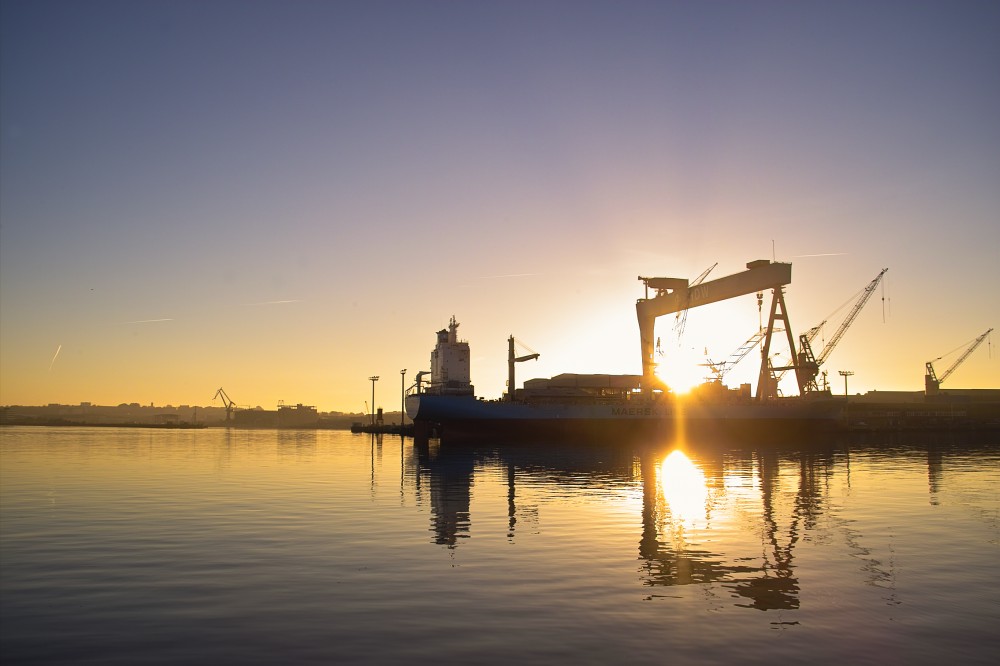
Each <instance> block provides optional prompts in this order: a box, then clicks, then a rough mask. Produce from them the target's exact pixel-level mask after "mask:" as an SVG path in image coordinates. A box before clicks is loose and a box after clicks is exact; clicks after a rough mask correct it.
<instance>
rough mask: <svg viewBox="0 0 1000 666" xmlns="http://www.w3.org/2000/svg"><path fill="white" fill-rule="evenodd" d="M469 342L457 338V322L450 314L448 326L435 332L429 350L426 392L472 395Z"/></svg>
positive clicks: (473, 390)
mask: <svg viewBox="0 0 1000 666" xmlns="http://www.w3.org/2000/svg"><path fill="white" fill-rule="evenodd" d="M469 359H470V352H469V343H468V342H466V341H464V340H461V341H460V340H459V339H458V322H457V321H455V317H454V316H452V318H451V321H450V322H449V323H448V328H446V329H441V330H440V331H438V333H437V344H436V345H435V346H434V351H432V352H431V383H430V386H428V387H427V389H426V392H427V393H432V394H437V395H473V394H474V393H475V388H474V387H473V386H472V383H471V377H472V373H471V370H470V361H469Z"/></svg>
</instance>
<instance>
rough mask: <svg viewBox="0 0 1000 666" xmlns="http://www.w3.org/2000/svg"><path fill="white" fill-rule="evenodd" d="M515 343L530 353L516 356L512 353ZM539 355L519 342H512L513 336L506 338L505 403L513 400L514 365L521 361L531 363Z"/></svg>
mask: <svg viewBox="0 0 1000 666" xmlns="http://www.w3.org/2000/svg"><path fill="white" fill-rule="evenodd" d="M515 342H517V343H518V344H520V345H521V346H522V347H524V348H525V349H527V350H528V351H530V352H531V353H530V354H526V355H524V356H516V355H515V352H514V343H515ZM539 356H541V354H538V353H537V352H535V351H534V350H532V349H531V348H530V347H528V346H527V345H525V344H524V343H523V342H520V341H519V340H517V341H516V340H514V336H513V335H512V336H510V337H509V338H507V401H508V402H510V401H512V400H514V365H515V364H516V363H521V362H523V361H533V360H535V359H537V358H538V357H539Z"/></svg>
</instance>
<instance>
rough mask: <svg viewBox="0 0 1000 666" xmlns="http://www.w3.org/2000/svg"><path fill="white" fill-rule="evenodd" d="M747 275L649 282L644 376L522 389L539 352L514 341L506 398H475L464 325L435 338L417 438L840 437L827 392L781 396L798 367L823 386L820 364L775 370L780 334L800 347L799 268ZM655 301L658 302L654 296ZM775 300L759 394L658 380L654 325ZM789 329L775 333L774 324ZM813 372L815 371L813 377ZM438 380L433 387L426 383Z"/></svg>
mask: <svg viewBox="0 0 1000 666" xmlns="http://www.w3.org/2000/svg"><path fill="white" fill-rule="evenodd" d="M747 269H748V270H747V271H745V272H743V273H739V274H736V275H732V276H728V277H726V278H721V279H719V280H715V281H713V282H711V283H706V284H702V285H697V286H695V288H694V289H692V288H691V285H689V284H688V282H687V281H686V280H681V279H675V278H642V277H640V278H639V279H640V280H643V281H644V282H645V284H646V287H647V298H644V299H639V300H638V302H637V305H636V310H637V314H638V316H639V328H640V337H641V344H642V351H643V374H642V375H604V374H597V375H594V374H588V375H580V374H562V375H558V376H556V377H552V378H548V379H531V380H528V381H526V382H525V383H524V388H522V389H515V383H514V366H515V364H516V363H517V362H520V361H524V360H528V359H531V358H536V357H537V354H532V355H529V356H523V357H516V356H515V354H514V339H513V337H511V338H510V339H509V343H510V345H509V352H508V374H509V377H508V391H507V393H506V394H505V395H504V396H503V397H502V398H501V399H498V400H486V399H483V398H477V397H476V395H475V388H474V386H473V385H472V383H471V376H470V351H469V344H468V342H466V341H462V340H459V338H458V326H459V324H458V322H457V321H456V320H455V318H454V317H452V318H451V321H450V323H449V326H448V328H446V329H442V330H440V331H438V333H437V344H436V346H435V347H434V350H433V351H432V353H431V370H430V371H429V372H421V373H418V375H417V381H416V383H415V385H414V386H413V387H411V388H412V390H411V392H410V393H409V394H408V395H407V396H406V398H405V405H406V413H407V416H409V418H410V419H412V420H413V422H414V426H415V431H416V435H417V437H440V438H441V439H442V440H466V439H469V440H481V439H490V438H496V439H505V438H506V439H510V438H517V439H518V440H521V439H524V438H538V439H545V440H549V441H551V440H552V439H553V438H562V439H565V438H568V439H572V440H584V439H597V440H602V441H611V440H614V439H618V438H634V437H636V436H649V435H652V436H672V435H674V436H676V435H684V434H689V433H690V434H693V433H699V434H720V435H724V436H727V437H737V438H745V437H754V438H766V439H775V440H777V439H784V438H788V437H792V438H797V439H800V440H801V439H802V438H806V437H809V436H812V435H814V434H817V433H823V432H830V431H834V430H837V429H838V428H839V426H840V424H841V418H842V410H843V404H844V403H843V401H842V400H837V399H835V398H833V397H832V396H831V395H830V392H829V391H828V390H811V391H808V390H806V391H803V392H802V393H801V395H798V396H794V397H781V396H780V394H778V392H777V377H778V375H777V373H776V371H781V370H788V369H795V371H796V375H797V378H798V382H799V385H800V387H806V386H808V385H810V384H813V385H814V384H815V382H814V381H813V380H814V378H815V370H816V369H817V368H816V365H815V363H813V364H812V367H811V368H810V364H809V363H807V362H803V363H801V364H798V363H797V364H795V365H794V366H790V367H788V368H772V367H771V365H770V361H769V360H768V358H769V355H768V349H769V347H770V343H771V336H772V332H774V331H780V332H784V333H785V334H786V335H787V338H788V342H789V347H790V349H791V350H793V354H794V348H795V347H794V344H793V341H792V335H791V330H790V326H789V325H788V318H787V314H786V313H785V310H784V299H783V295H782V287H783V285H785V284H788V282H790V280H791V265H790V264H777V263H772V262H769V261H766V260H761V261H756V262H750V263H749V264H747ZM650 288H652V289H653V290H654V292H655V293H654V295H653V296H652V297H651V298H650V297H649V293H648V290H649V289H650ZM768 288H770V289H771V290H772V293H773V295H774V298H773V302H772V306H771V314H770V317H769V320H768V325H767V329H766V331H765V332H764V333H763V334H762V338H763V342H762V345H763V347H762V354H761V358H762V368H761V375H760V376H761V381H760V384H759V386H758V393H757V395H756V396H755V395H752V394H751V391H750V385H749V384H743V385H741V386H740V387H739V388H736V389H730V388H728V387H727V386H725V385H723V384H722V382H721V381H709V382H706V383H705V384H703V385H701V386H699V387H696V388H695V389H694V390H692V391H691V392H690V393H688V394H676V393H674V392H672V391H671V390H670V389H669V387H667V386H666V385H665V384H664V383H663V382H662V380H660V379H659V378H658V376H657V375H656V374H655V366H656V363H655V362H654V344H653V343H652V336H653V320H654V319H655V318H656V317H658V316H661V315H662V314H667V313H671V312H679V311H681V310H683V309H687V308H688V307H693V306H694V305H701V304H706V303H711V302H716V301H719V300H723V299H726V298H732V297H734V296H736V295H739V294H747V293H757V298H758V303H760V301H761V298H762V294H761V292H762V291H763V290H765V289H768ZM776 322H780V323H781V326H780V327H776V326H775V323H776ZM810 370H812V372H810ZM428 374H429V375H430V381H429V382H428V383H426V384H425V383H424V382H423V381H422V380H423V378H424V377H425V376H426V375H428Z"/></svg>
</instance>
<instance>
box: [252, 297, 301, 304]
mask: <svg viewBox="0 0 1000 666" xmlns="http://www.w3.org/2000/svg"><path fill="white" fill-rule="evenodd" d="M301 302H302V299H299V298H292V299H289V300H286V301H261V302H260V303H247V305H284V304H286V303H301Z"/></svg>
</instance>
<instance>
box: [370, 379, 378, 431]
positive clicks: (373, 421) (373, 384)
mask: <svg viewBox="0 0 1000 666" xmlns="http://www.w3.org/2000/svg"><path fill="white" fill-rule="evenodd" d="M368 380H369V381H370V382H371V383H372V427H375V382H377V381H378V375H373V376H371V377H369V378H368Z"/></svg>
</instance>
